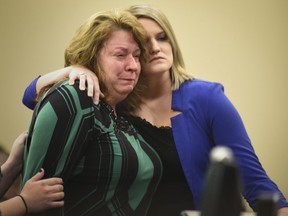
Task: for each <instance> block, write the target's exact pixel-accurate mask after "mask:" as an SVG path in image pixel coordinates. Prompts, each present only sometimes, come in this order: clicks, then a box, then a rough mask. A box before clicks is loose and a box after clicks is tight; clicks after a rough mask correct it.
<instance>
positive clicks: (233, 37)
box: [0, 0, 288, 197]
mask: <svg viewBox="0 0 288 216" xmlns="http://www.w3.org/2000/svg"><path fill="white" fill-rule="evenodd" d="M146 2H148V3H149V2H152V3H153V4H154V5H156V6H158V7H160V8H161V9H162V10H163V11H164V12H165V13H166V14H167V16H168V18H169V19H170V21H171V23H172V25H173V26H174V29H175V31H176V35H177V36H178V39H179V42H180V46H181V48H182V50H183V54H184V56H185V60H186V65H187V68H188V69H189V70H190V71H191V72H192V73H193V74H194V75H195V76H196V77H198V78H203V79H208V80H213V81H219V82H221V83H223V84H224V86H225V91H226V94H227V95H228V96H229V98H230V99H231V101H232V102H233V103H234V104H235V106H236V107H237V108H238V110H239V112H240V114H241V116H242V118H243V120H244V123H245V125H246V127H247V130H248V133H249V135H250V138H251V140H252V142H253V145H254V147H255V150H256V152H257V154H258V156H259V158H260V160H261V161H262V164H263V166H264V167H265V169H266V171H267V172H268V174H269V175H270V177H271V178H272V179H273V180H274V181H275V182H276V183H277V184H278V185H279V187H280V188H281V189H282V191H283V192H284V194H285V195H286V196H287V197H288V172H287V165H288V156H287V153H288V136H287V134H288V96H287V93H288V85H287V83H286V82H287V81H288V42H287V38H288V12H287V11H288V1H287V0H241V1H239V0H238V1H237V0H218V1H215V0H181V1H179V0H178V1H174V0H172V1H167V0H161V1H155V0H154V1H153V0H151V1H146ZM132 3H135V1H129V0H122V1H118V0H117V1H116V0H114V1H103V0H93V1H92V0H81V1H76V0H75V1H72V0H61V1H59V0H49V1H43V0H42V1H41V0H25V1H18V0H0V24H1V30H0V31H1V34H0V37H1V40H0V63H1V64H0V65H1V81H0V82H1V85H0V86H1V87H0V88H1V91H0V98H1V106H0V143H1V144H4V145H5V148H6V149H7V150H9V149H10V147H11V144H12V142H13V141H14V139H15V138H16V136H17V135H18V134H19V133H20V132H22V131H23V130H25V129H27V127H28V125H29V121H30V118H31V114H32V112H31V111H30V110H28V109H27V108H25V107H24V106H23V105H22V103H21V98H22V93H23V90H24V89H25V87H26V85H27V84H28V83H29V81H31V80H32V79H33V78H34V77H36V76H37V75H38V74H43V73H44V72H48V71H51V70H54V69H57V68H60V67H62V65H63V50H64V48H65V45H66V44H67V42H68V41H69V40H70V39H71V37H72V34H73V33H74V31H75V29H76V28H77V27H78V26H79V25H80V23H81V22H82V21H83V20H84V19H86V18H87V17H88V16H90V15H91V14H92V13H94V12H96V11H99V10H103V9H110V8H112V7H113V8H117V7H118V8H123V7H126V6H129V5H130V4H132Z"/></svg>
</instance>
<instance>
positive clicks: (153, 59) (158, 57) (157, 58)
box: [149, 56, 163, 62]
mask: <svg viewBox="0 0 288 216" xmlns="http://www.w3.org/2000/svg"><path fill="white" fill-rule="evenodd" d="M160 59H163V58H162V57H160V56H157V57H154V58H152V59H150V61H149V62H153V61H157V60H160Z"/></svg>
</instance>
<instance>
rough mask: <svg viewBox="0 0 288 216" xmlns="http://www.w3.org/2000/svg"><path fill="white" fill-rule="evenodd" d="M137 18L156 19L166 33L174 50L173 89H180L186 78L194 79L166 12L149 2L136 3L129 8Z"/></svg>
mask: <svg viewBox="0 0 288 216" xmlns="http://www.w3.org/2000/svg"><path fill="white" fill-rule="evenodd" d="M128 11H129V12H131V13H132V14H133V15H134V16H136V17H137V18H148V19H152V20H154V21H155V22H156V23H158V25H159V26H160V27H161V28H162V29H163V30H164V32H165V33H166V35H167V37H168V39H169V41H170V44H171V46H172V52H173V59H174V60H173V64H172V67H171V69H170V77H171V80H172V89H173V90H175V89H178V88H179V86H180V85H181V84H182V83H183V82H185V81H186V80H189V79H192V78H193V76H192V74H190V73H188V72H187V71H186V69H185V64H184V60H183V57H182V53H181V50H180V47H179V45H178V42H177V39H176V37H175V34H174V31H173V29H172V26H171V24H170V22H169V21H168V19H167V17H166V16H165V14H164V13H163V12H162V11H160V10H159V9H157V8H155V7H153V6H151V5H148V4H135V5H132V6H131V7H129V8H128Z"/></svg>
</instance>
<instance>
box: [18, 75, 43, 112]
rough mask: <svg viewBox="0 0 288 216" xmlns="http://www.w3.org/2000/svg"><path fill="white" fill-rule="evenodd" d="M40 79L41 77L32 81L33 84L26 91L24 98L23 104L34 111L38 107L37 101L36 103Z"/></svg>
mask: <svg viewBox="0 0 288 216" xmlns="http://www.w3.org/2000/svg"><path fill="white" fill-rule="evenodd" d="M40 77H41V76H38V77H37V78H35V79H34V80H32V82H31V83H30V84H29V85H28V86H27V88H26V89H25V91H24V94H23V97H22V103H23V104H24V105H25V106H26V107H28V108H29V109H31V110H33V109H34V107H35V105H36V101H35V99H36V97H37V92H36V83H37V81H38V79H39V78H40Z"/></svg>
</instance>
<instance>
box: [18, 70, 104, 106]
mask: <svg viewBox="0 0 288 216" xmlns="http://www.w3.org/2000/svg"><path fill="white" fill-rule="evenodd" d="M63 79H69V84H70V85H73V84H74V81H75V80H79V89H80V90H85V89H86V85H87V95H88V96H89V97H93V101H94V103H95V104H98V102H99V97H100V96H102V97H103V94H102V93H101V91H100V88H99V83H98V78H97V77H96V75H95V73H93V72H92V71H90V70H89V69H87V68H85V67H83V66H80V65H73V66H69V67H65V68H62V69H59V70H56V71H52V72H50V73H47V74H45V75H43V76H38V77H37V78H36V79H34V80H33V81H32V82H31V83H30V84H29V86H28V87H27V88H26V89H25V92H24V95H23V97H22V103H23V104H24V105H25V106H27V107H28V108H29V109H32V110H33V109H34V107H35V105H36V97H37V95H38V93H39V92H40V90H41V89H42V88H43V87H45V86H47V85H50V84H54V83H56V82H57V81H59V80H63Z"/></svg>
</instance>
